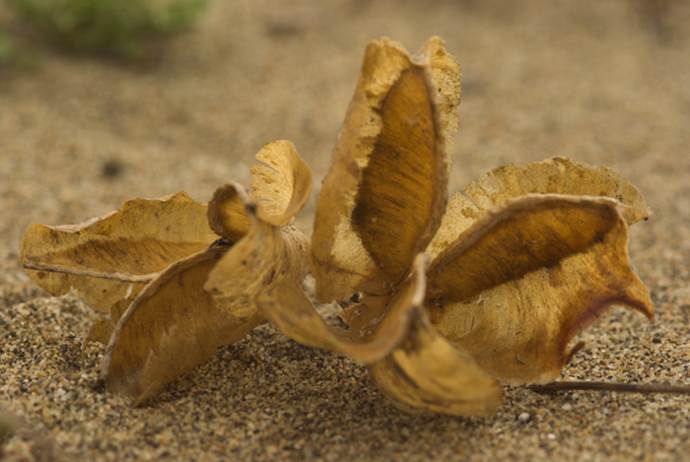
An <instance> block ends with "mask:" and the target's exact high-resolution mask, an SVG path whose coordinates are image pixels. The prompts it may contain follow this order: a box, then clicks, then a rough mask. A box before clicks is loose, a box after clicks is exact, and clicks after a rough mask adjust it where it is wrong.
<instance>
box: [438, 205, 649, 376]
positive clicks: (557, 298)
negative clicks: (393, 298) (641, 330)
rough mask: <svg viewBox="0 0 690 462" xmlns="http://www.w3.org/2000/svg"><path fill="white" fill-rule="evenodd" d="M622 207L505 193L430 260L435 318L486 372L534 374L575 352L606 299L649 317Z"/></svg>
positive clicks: (548, 371) (551, 370)
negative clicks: (574, 342) (572, 347)
mask: <svg viewBox="0 0 690 462" xmlns="http://www.w3.org/2000/svg"><path fill="white" fill-rule="evenodd" d="M621 207H622V206H621V205H620V204H619V203H618V202H616V201H615V200H613V199H608V198H604V197H601V198H594V197H577V196H560V195H528V196H523V197H520V198H517V199H512V200H508V201H506V202H505V203H504V204H503V205H502V206H500V207H497V208H496V209H495V210H493V211H491V212H490V213H488V214H486V215H485V216H484V217H483V218H482V219H480V220H478V221H477V222H476V223H475V224H474V225H472V226H471V227H470V228H469V229H468V230H467V231H466V232H464V233H463V234H462V235H461V236H460V237H459V238H458V240H457V241H456V242H455V243H454V244H453V245H451V246H450V247H449V248H447V249H446V250H444V251H443V252H442V253H441V254H440V255H439V256H438V257H437V258H436V259H435V260H434V262H433V263H432V265H431V267H430V269H429V293H428V296H427V306H428V308H429V310H430V312H431V313H432V321H433V324H434V326H435V327H436V328H437V329H438V331H439V332H440V333H441V334H443V335H444V336H445V337H446V338H448V339H449V340H450V341H451V342H452V343H453V344H455V345H457V346H459V347H461V348H462V349H463V350H465V351H468V352H469V353H470V354H471V355H472V357H473V358H474V359H475V360H476V361H477V363H478V364H479V366H480V367H481V368H482V369H483V370H484V371H485V372H486V373H487V374H489V375H490V376H492V377H496V378H499V379H502V380H508V381H511V382H515V383H531V382H545V381H548V380H551V379H553V378H554V377H555V376H556V375H557V374H558V373H559V372H560V371H561V369H562V368H563V366H564V365H565V364H566V363H567V361H568V360H569V358H570V357H571V355H572V353H574V351H568V349H567V346H568V342H569V341H570V340H571V339H572V338H573V336H574V335H575V334H577V332H578V331H579V330H580V329H582V328H585V327H586V326H588V325H589V324H591V323H592V322H593V321H595V320H596V319H597V318H598V317H599V316H601V314H602V313H603V312H604V311H606V310H607V309H608V307H609V306H610V305H615V304H618V305H624V306H627V307H629V308H632V309H634V310H637V311H640V312H642V313H643V314H645V315H646V316H648V317H651V316H652V314H653V313H654V307H653V305H652V302H651V300H650V299H649V294H648V292H647V290H646V288H645V287H644V285H643V284H642V282H641V281H640V280H639V278H638V277H637V276H636V275H635V274H634V273H633V272H632V270H631V268H630V262H629V260H628V254H627V243H628V234H627V224H626V222H625V220H624V219H623V217H622V216H621V215H620V213H619V209H620V208H621Z"/></svg>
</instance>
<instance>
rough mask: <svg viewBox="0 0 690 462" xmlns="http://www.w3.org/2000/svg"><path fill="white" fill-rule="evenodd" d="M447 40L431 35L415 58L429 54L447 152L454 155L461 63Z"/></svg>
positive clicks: (458, 122) (420, 58) (451, 155)
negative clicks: (449, 47)
mask: <svg viewBox="0 0 690 462" xmlns="http://www.w3.org/2000/svg"><path fill="white" fill-rule="evenodd" d="M445 43H446V42H444V41H443V39H441V38H440V37H431V38H430V39H429V41H428V42H427V43H426V44H425V45H424V46H423V47H422V49H421V50H419V51H418V52H417V55H416V56H415V59H416V60H418V61H423V60H424V58H423V57H422V56H423V55H426V56H428V59H429V68H430V69H431V75H432V77H433V81H434V85H435V86H436V96H437V101H438V110H439V113H440V115H441V122H442V124H443V129H444V133H445V143H446V153H447V154H448V159H449V164H448V165H449V166H450V159H452V157H453V148H454V147H455V134H456V133H457V131H458V128H459V127H460V121H459V119H458V107H459V106H460V89H461V85H460V77H461V74H460V65H459V64H458V63H457V61H456V60H455V58H453V56H451V55H450V54H448V52H447V51H446V49H445V48H444V45H445Z"/></svg>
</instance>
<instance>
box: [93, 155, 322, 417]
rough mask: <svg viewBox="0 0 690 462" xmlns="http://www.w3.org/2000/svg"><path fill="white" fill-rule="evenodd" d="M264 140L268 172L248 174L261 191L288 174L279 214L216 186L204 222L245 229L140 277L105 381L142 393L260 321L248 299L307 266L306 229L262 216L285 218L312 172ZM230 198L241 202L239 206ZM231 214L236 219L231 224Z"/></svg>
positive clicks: (236, 190) (233, 188) (239, 191)
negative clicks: (146, 280)
mask: <svg viewBox="0 0 690 462" xmlns="http://www.w3.org/2000/svg"><path fill="white" fill-rule="evenodd" d="M267 150H270V152H269V153H268V154H271V155H269V156H263V158H264V159H267V160H270V161H271V165H273V166H274V167H275V168H276V170H271V172H274V173H276V175H273V174H271V173H270V172H266V171H262V170H259V171H260V172H261V173H260V176H259V178H258V179H255V180H256V181H255V182H254V184H255V187H257V188H259V189H261V188H263V190H264V191H266V190H267V189H266V188H269V187H270V185H271V184H272V183H274V182H275V181H277V180H278V179H279V178H278V177H280V178H284V176H283V175H291V176H290V180H289V181H286V182H278V185H279V188H283V189H281V191H282V193H281V194H290V196H289V198H288V200H284V201H283V205H284V208H283V209H282V214H278V215H276V214H275V213H276V212H280V210H277V211H276V210H275V209H274V210H273V212H274V213H273V214H271V213H270V212H262V211H261V210H260V207H261V206H260V205H258V204H257V203H256V201H255V200H254V199H253V198H252V197H251V196H250V195H249V193H248V192H247V191H246V190H245V189H244V188H243V187H242V186H240V185H238V184H233V183H229V184H226V185H224V186H222V187H221V188H219V189H218V191H217V192H216V194H215V195H214V200H213V201H212V203H211V204H209V223H211V224H212V226H214V228H215V229H216V230H217V231H219V233H222V234H223V235H225V236H226V237H227V236H233V235H234V234H233V233H234V232H235V231H237V230H241V227H242V226H244V224H243V223H242V222H241V220H242V219H244V220H246V222H247V223H248V226H246V231H243V232H241V233H237V237H238V238H239V240H238V241H237V242H235V243H234V245H232V247H231V248H229V249H228V247H227V245H226V244H225V242H224V241H218V242H216V243H214V244H213V245H211V246H209V247H208V248H207V249H206V250H204V251H202V252H200V253H198V254H196V255H194V256H192V257H189V258H188V259H186V260H183V261H180V262H177V263H175V264H173V265H171V266H170V267H169V268H168V269H167V270H166V271H165V272H163V273H162V274H161V276H160V277H159V278H157V279H155V280H154V281H153V282H151V283H150V284H149V285H148V286H146V288H145V289H144V290H143V291H142V293H141V294H140V295H139V296H138V297H137V298H136V299H135V301H134V302H133V303H132V304H131V305H130V307H129V308H128V309H127V312H126V313H125V314H124V315H123V316H122V318H121V320H120V322H119V323H118V325H117V327H116V329H115V332H114V333H113V335H112V338H111V341H110V343H109V345H108V348H107V350H106V357H105V359H104V363H103V371H104V375H103V378H104V380H105V382H106V385H107V387H108V389H109V390H112V391H115V392H118V393H124V394H127V395H129V396H132V397H134V398H135V404H140V403H142V402H143V401H145V400H146V399H147V398H149V397H151V396H153V394H155V393H156V391H157V390H158V389H159V388H160V387H161V386H163V385H165V384H166V383H168V382H169V381H171V380H173V379H174V378H176V377H178V376H179V375H181V374H183V373H185V372H186V371H188V370H189V369H191V368H192V367H194V366H196V365H197V364H200V363H202V362H203V361H205V360H207V359H208V358H209V357H210V356H212V355H213V353H214V352H215V350H216V348H217V347H219V346H221V345H227V344H230V343H233V342H235V341H237V340H239V339H240V338H242V337H243V336H244V335H245V334H246V333H247V332H249V331H250V330H251V329H253V328H254V327H256V326H257V325H259V324H262V323H264V322H265V320H264V318H263V316H262V315H261V313H260V312H259V310H258V308H257V306H256V304H255V298H256V296H257V295H258V294H259V293H261V292H262V291H268V292H270V291H272V290H273V287H274V286H275V284H276V282H279V281H282V280H283V279H289V280H296V281H301V280H302V279H303V278H304V276H305V275H306V272H307V261H306V254H307V248H308V245H309V242H308V240H307V239H306V237H304V236H303V235H302V233H300V232H299V231H297V230H296V229H295V228H294V227H293V226H283V227H278V226H275V225H273V224H271V223H270V222H279V223H289V222H290V221H292V217H293V216H294V214H295V213H297V212H298V211H299V209H300V208H301V207H302V205H303V204H304V203H305V202H306V200H307V199H308V197H309V194H310V192H311V186H310V182H311V172H310V171H309V169H308V168H307V167H306V165H305V164H304V162H303V161H302V160H301V159H300V158H299V156H298V155H297V153H296V152H295V151H294V147H292V144H291V143H286V142H280V143H272V144H270V145H267V147H264V149H262V151H261V152H260V156H259V157H261V154H262V153H264V154H265V153H266V152H267ZM281 156H282V157H281ZM281 162H282V164H281ZM281 167H283V168H282V169H281ZM285 167H289V168H285ZM279 170H280V171H281V172H282V173H280V174H278V171H279ZM255 172H256V170H255ZM264 181H265V183H264V185H263V186H260V185H261V184H262V182H264ZM307 183H309V184H307ZM295 186H298V187H295ZM278 192H280V191H278ZM281 197H282V196H281V195H279V196H277V197H276V198H277V199H280V198H281ZM264 203H266V202H264ZM235 204H240V205H241V206H242V208H243V210H242V211H241V214H240V213H239V212H238V211H237V208H236V206H235ZM228 210H230V212H228ZM264 218H266V220H268V221H269V222H267V221H266V220H264ZM234 219H237V220H240V224H239V225H237V226H236V225H235V223H233V221H232V220H234ZM229 243H230V242H229V241H228V244H229Z"/></svg>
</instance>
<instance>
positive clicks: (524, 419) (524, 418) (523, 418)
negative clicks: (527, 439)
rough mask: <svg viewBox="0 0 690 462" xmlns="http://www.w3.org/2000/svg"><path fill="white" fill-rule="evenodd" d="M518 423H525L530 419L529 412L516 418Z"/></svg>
mask: <svg viewBox="0 0 690 462" xmlns="http://www.w3.org/2000/svg"><path fill="white" fill-rule="evenodd" d="M517 419H518V422H520V423H527V422H529V421H530V420H531V419H532V416H531V415H530V413H529V412H523V413H521V414H520V415H519V416H518V418H517Z"/></svg>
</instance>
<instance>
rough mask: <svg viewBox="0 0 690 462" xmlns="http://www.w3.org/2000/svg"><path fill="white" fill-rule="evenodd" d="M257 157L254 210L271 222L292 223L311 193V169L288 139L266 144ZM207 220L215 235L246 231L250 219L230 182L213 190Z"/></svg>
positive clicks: (236, 236) (230, 236) (232, 237)
mask: <svg viewBox="0 0 690 462" xmlns="http://www.w3.org/2000/svg"><path fill="white" fill-rule="evenodd" d="M256 160H258V161H259V162H260V163H257V164H255V165H254V166H253V167H252V170H251V171H252V194H253V195H254V197H256V198H257V199H259V200H260V201H261V202H259V205H258V207H257V210H256V211H255V213H256V214H258V216H259V218H260V219H261V220H262V221H263V222H265V223H268V224H270V225H273V226H285V225H287V224H290V223H292V221H293V218H294V216H295V215H296V214H297V213H298V212H299V211H300V210H302V208H303V207H304V204H306V202H307V201H308V200H309V196H310V195H311V188H312V174H311V170H310V169H309V167H308V166H307V164H306V163H305V162H304V160H302V158H301V157H300V156H299V154H298V153H297V151H296V150H295V147H294V145H293V144H292V143H291V142H289V141H274V142H272V143H268V144H266V145H265V146H264V147H263V148H261V150H260V151H259V152H258V153H257V154H256ZM208 223H209V226H210V227H211V229H213V230H214V231H215V232H216V233H217V234H218V235H220V236H223V237H225V238H226V239H230V240H231V241H237V240H239V239H240V238H242V236H244V235H245V234H247V231H248V230H249V226H250V219H249V217H248V216H247V214H246V213H245V204H244V203H243V201H242V200H241V198H240V197H239V196H238V195H237V189H236V188H235V185H234V184H233V183H228V184H225V185H223V186H221V187H220V188H218V189H217V190H216V192H215V193H214V195H213V198H212V199H211V201H210V202H209V204H208Z"/></svg>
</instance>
